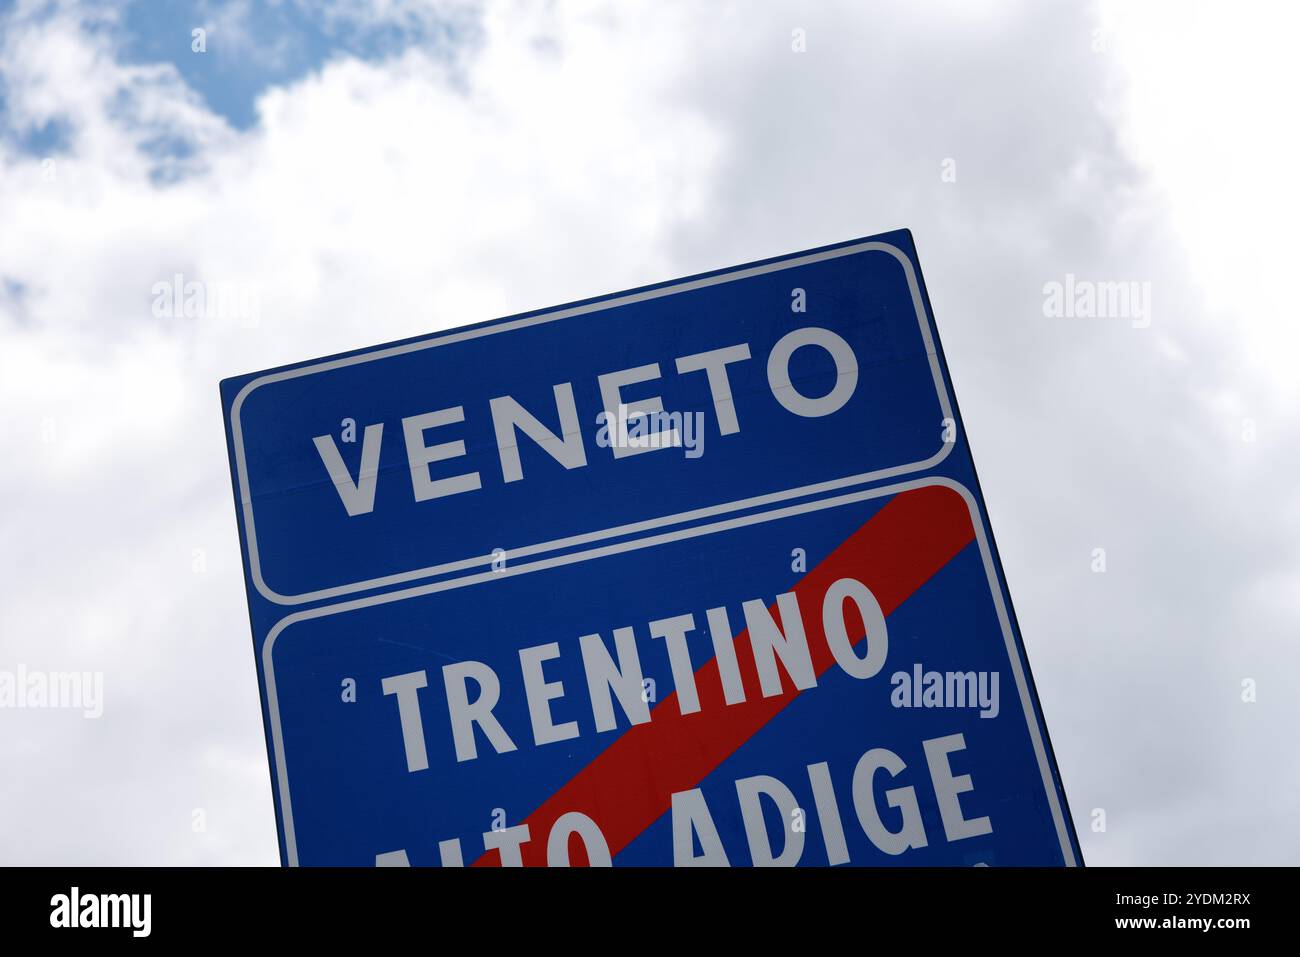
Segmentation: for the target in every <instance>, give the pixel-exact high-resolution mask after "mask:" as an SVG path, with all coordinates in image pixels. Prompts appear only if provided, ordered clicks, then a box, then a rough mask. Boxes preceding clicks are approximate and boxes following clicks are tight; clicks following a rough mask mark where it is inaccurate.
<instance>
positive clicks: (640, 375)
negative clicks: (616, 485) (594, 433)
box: [598, 362, 682, 459]
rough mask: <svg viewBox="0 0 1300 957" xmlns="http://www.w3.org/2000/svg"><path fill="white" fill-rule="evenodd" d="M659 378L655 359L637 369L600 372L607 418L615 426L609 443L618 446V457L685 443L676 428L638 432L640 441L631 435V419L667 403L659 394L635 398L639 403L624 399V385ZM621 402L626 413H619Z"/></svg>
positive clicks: (653, 411)
mask: <svg viewBox="0 0 1300 957" xmlns="http://www.w3.org/2000/svg"><path fill="white" fill-rule="evenodd" d="M657 378H659V363H657V362H652V363H650V365H648V366H637V367H636V368H635V369H623V370H621V371H619V372H607V373H605V374H604V375H603V376H600V378H599V380H598V381H599V382H600V397H601V399H602V401H604V403H605V421H606V422H607V423H610V424H611V427H612V428H613V430H614V434H613V436H611V439H610V443H609V444H610V446H611V447H612V448H613V450H614V458H616V459H621V458H626V457H627V456H629V455H636V454H637V453H638V452H653V451H654V450H655V449H667V448H673V447H674V446H679V445H681V444H682V440H681V436H680V435H678V433H677V430H676V429H664V430H662V431H659V432H646V433H643V434H642V435H639V436H637V441H636V442H633V441H632V440H631V439H630V438H629V437H628V434H627V420H628V419H634V418H637V417H640V416H644V415H648V414H654V413H658V412H662V411H663V410H664V403H663V400H662V399H660V398H659V396H657V395H656V396H652V397H650V398H648V399H636V400H634V402H635V404H633V403H629V402H624V401H623V394H622V388H623V386H625V385H632V384H633V383H635V382H647V381H649V380H650V379H657ZM620 406H624V407H625V408H626V410H627V411H626V414H625V415H626V417H625V416H621V415H619V407H620Z"/></svg>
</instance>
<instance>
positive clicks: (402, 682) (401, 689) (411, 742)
mask: <svg viewBox="0 0 1300 957" xmlns="http://www.w3.org/2000/svg"><path fill="white" fill-rule="evenodd" d="M382 684H383V688H384V694H386V695H390V694H395V695H397V716H398V718H400V719H401V721H402V744H404V745H405V746H406V770H408V771H423V770H425V769H426V768H428V767H429V754H428V752H427V751H425V749H424V725H423V724H422V723H421V721H420V689H421V688H426V687H428V685H429V678H428V676H427V675H425V673H424V672H423V671H412V672H410V673H409V674H404V675H394V676H393V677H391V678H385V679H384V680H383V682H382Z"/></svg>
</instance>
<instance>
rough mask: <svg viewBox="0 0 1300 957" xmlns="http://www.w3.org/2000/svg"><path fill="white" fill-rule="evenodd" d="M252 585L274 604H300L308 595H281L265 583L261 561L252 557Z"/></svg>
mask: <svg viewBox="0 0 1300 957" xmlns="http://www.w3.org/2000/svg"><path fill="white" fill-rule="evenodd" d="M252 565H253V587H254V588H256V589H257V593H258V594H259V595H261V596H262V597H263V598H265V599H266V600H267V601H269V602H271V603H272V604H275V605H301V604H302V603H303V602H305V601H307V599H308V598H309V597H310V596H308V595H282V594H280V593H279V592H278V591H276V590H275V589H274V588H272V587H271V586H270V585H268V584H267V583H266V579H265V578H263V577H262V563H261V562H259V561H257V559H256V558H254V559H253V562H252Z"/></svg>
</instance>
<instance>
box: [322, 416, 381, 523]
mask: <svg viewBox="0 0 1300 957" xmlns="http://www.w3.org/2000/svg"><path fill="white" fill-rule="evenodd" d="M383 437H384V423H382V422H377V423H375V424H374V425H367V426H366V433H365V435H363V436H362V437H361V469H360V471H359V472H358V473H357V480H356V481H355V482H353V481H352V476H351V475H349V474H348V467H347V466H346V465H344V464H343V456H341V455H339V447H338V446H337V445H335V444H334V436H332V435H318V436H316V437H315V438H314V439H312V441H313V442H315V443H316V451H317V452H319V453H320V460H321V461H322V462H324V463H325V471H326V472H328V473H329V477H330V480H331V481H332V482H333V483H334V488H336V489H337V490H338V493H339V498H340V499H341V500H342V501H343V507H344V508H346V509H347V510H348V515H364V514H366V513H367V512H373V511H374V510H375V482H376V480H377V479H378V478H379V446H380V445H381V444H382V440H383Z"/></svg>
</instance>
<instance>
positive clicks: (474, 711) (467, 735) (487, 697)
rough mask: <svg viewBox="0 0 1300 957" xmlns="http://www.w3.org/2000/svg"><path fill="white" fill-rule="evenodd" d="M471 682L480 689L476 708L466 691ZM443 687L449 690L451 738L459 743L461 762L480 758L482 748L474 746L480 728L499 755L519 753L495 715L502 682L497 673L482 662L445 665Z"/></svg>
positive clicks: (457, 753)
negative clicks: (476, 729) (511, 752)
mask: <svg viewBox="0 0 1300 957" xmlns="http://www.w3.org/2000/svg"><path fill="white" fill-rule="evenodd" d="M468 680H473V681H475V682H476V683H477V684H478V686H479V696H478V697H477V698H476V699H475V700H474V703H473V704H471V703H470V700H469V695H468V693H467V692H466V689H465V682H466V681H468ZM442 683H443V685H444V686H445V687H446V689H447V711H448V713H449V715H450V717H451V736H452V740H454V741H455V742H456V760H457V761H469V760H470V759H472V758H476V757H478V747H477V745H476V744H475V743H474V725H476V724H477V725H478V726H479V727H480V728H482V729H483V733H484V734H486V735H487V736H488V740H489V741H491V742H492V747H494V748H496V750H497V754H504V753H505V752H506V751H513V750H514V749H515V743H514V742H513V741H511V740H510V735H508V734H506V729H505V728H503V727H501V722H500V721H498V720H497V719H496V717H495V716H494V715H493V714H492V709H493V708H494V707H496V703H497V699H498V698H500V697H501V679H500V678H498V677H497V673H496V672H495V671H493V670H492V669H491V668H489V667H488V666H487V665H485V664H483V662H481V661H462V662H460V663H459V664H454V665H444V666H443V668H442Z"/></svg>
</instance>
